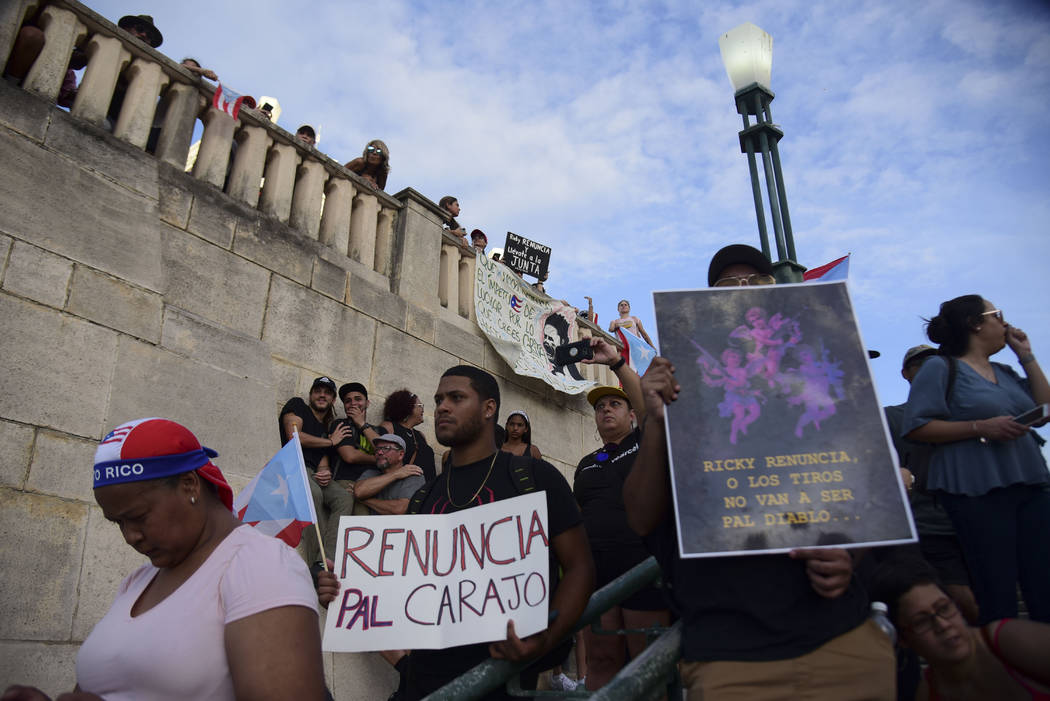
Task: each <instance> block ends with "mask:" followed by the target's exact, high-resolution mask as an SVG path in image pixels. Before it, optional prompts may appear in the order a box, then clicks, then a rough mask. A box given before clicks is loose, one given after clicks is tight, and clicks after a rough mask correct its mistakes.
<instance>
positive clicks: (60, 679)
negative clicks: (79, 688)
mask: <svg viewBox="0 0 1050 701" xmlns="http://www.w3.org/2000/svg"><path fill="white" fill-rule="evenodd" d="M79 650H80V644H79V643H65V644H57V645H56V644H53V643H26V642H21V641H19V642H6V641H4V642H0V689H6V688H7V687H8V686H10V685H11V684H24V685H26V686H35V687H36V688H38V689H40V690H41V691H43V692H44V693H45V694H47V695H48V696H50V697H51V698H56V697H58V695H59V694H63V693H65V692H67V691H72V690H73V686H74V685H75V684H76V681H77V680H76V664H77V652H78V651H79Z"/></svg>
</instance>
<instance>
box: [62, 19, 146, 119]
mask: <svg viewBox="0 0 1050 701" xmlns="http://www.w3.org/2000/svg"><path fill="white" fill-rule="evenodd" d="M84 49H85V53H87V56H88V63H87V68H86V69H84V79H83V80H81V81H80V87H78V88H77V96H76V99H75V100H74V101H73V109H72V110H71V111H72V113H73V116H74V117H79V118H80V119H83V120H84V121H86V122H90V123H92V124H94V125H96V126H100V127H104V126H105V125H106V112H107V111H108V110H109V103H110V101H111V100H112V99H113V89H114V88H115V87H116V85H117V78H118V77H119V76H120V72H121V71H123V70H124V67H125V66H126V65H128V62H129V61H131V54H130V53H129V52H128V50H127V49H125V48H124V45H123V44H122V43H120V39H118V38H116V37H109V36H105V35H103V34H94V35H92V37H91V38H90V39H88V42H87V46H85V47H84Z"/></svg>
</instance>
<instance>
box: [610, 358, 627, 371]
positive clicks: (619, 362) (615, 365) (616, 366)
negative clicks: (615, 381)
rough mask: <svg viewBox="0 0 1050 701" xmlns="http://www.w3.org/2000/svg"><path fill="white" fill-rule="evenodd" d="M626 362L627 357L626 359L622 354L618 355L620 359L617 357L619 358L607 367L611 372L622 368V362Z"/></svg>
mask: <svg viewBox="0 0 1050 701" xmlns="http://www.w3.org/2000/svg"><path fill="white" fill-rule="evenodd" d="M626 362H627V359H626V358H624V357H623V356H620V359H619V360H617V361H616V362H615V363H613V364H612V365H610V366H609V369H610V370H612V371H613V372H616V371H617V370H619V369H620V368H622V367H623V364H624V363H626Z"/></svg>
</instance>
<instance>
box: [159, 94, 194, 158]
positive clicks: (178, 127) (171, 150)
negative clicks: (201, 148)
mask: <svg viewBox="0 0 1050 701" xmlns="http://www.w3.org/2000/svg"><path fill="white" fill-rule="evenodd" d="M165 103H166V104H167V105H168V111H167V113H166V114H165V115H164V123H163V124H162V125H161V130H160V138H159V139H157V154H156V155H157V158H158V159H159V160H160V161H161V162H163V163H166V164H168V165H171V166H174V167H177V168H178V169H179V170H180V171H181V170H182V169H183V167H185V165H186V156H187V155H188V153H189V150H190V141H191V140H192V139H193V127H194V126H195V125H196V122H197V113H198V112H199V111H200V108H201V105H203V104H204V98H202V97H201V95H200V93H198V92H197V88H196V86H193V85H185V84H183V83H176V84H174V85H172V86H171V87H170V88H168V91H167V93H166V94H165V96H164V101H163V102H162V104H165Z"/></svg>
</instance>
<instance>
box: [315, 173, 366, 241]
mask: <svg viewBox="0 0 1050 701" xmlns="http://www.w3.org/2000/svg"><path fill="white" fill-rule="evenodd" d="M356 193H357V190H356V189H355V188H354V184H353V183H352V182H350V181H349V180H347V179H346V178H341V177H338V176H336V175H333V176H331V177H329V178H328V182H327V184H326V185H325V201H324V209H323V210H322V212H321V230H320V232H319V234H318V235H319V238H320V241H321V243H324V244H327V245H329V246H331V247H332V248H334V249H335V250H336V251H338V252H339V254H340V255H344V256H345V255H346V251H347V246H348V245H349V241H350V209H351V207H352V206H353V199H354V195H355V194H356Z"/></svg>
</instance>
